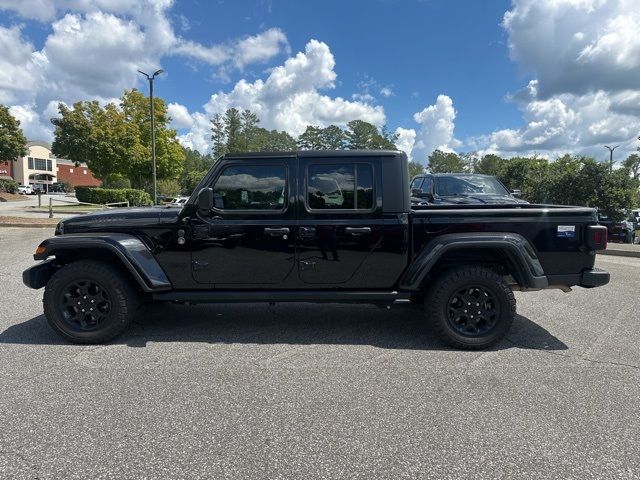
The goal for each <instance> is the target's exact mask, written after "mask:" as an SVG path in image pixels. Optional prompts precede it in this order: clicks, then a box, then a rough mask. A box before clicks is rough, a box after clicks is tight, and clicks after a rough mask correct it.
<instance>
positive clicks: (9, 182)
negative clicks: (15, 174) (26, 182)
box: [0, 178, 18, 193]
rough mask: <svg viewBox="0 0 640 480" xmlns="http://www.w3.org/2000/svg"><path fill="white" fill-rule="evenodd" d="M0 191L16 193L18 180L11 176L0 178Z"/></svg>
mask: <svg viewBox="0 0 640 480" xmlns="http://www.w3.org/2000/svg"><path fill="white" fill-rule="evenodd" d="M0 192H5V193H18V182H16V181H15V180H13V179H11V178H0Z"/></svg>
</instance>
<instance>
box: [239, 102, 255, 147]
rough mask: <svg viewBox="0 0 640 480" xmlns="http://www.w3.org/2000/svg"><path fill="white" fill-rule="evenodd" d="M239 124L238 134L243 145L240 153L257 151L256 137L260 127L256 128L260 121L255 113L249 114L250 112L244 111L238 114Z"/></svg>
mask: <svg viewBox="0 0 640 480" xmlns="http://www.w3.org/2000/svg"><path fill="white" fill-rule="evenodd" d="M240 122H241V127H240V132H241V135H242V143H243V144H244V145H243V146H242V151H245V152H255V151H259V150H260V149H259V148H258V143H259V142H258V138H257V136H258V131H259V130H260V127H258V124H259V123H260V119H259V118H258V116H257V115H256V114H255V113H253V112H251V111H250V110H244V111H243V112H242V113H241V114H240Z"/></svg>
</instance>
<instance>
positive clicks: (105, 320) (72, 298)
mask: <svg viewBox="0 0 640 480" xmlns="http://www.w3.org/2000/svg"><path fill="white" fill-rule="evenodd" d="M43 304H44V314H45V316H46V317H47V321H48V322H49V325H51V327H52V328H53V329H54V330H55V331H56V332H58V333H59V334H60V335H62V336H63V337H65V338H66V339H68V340H70V341H72V342H74V343H84V344H90V343H103V342H107V341H109V340H111V339H113V338H114V337H116V336H118V335H119V334H120V333H122V332H123V331H124V329H125V328H126V327H127V326H128V325H129V323H130V322H131V320H132V319H133V316H134V314H135V311H136V309H137V305H138V295H137V292H136V288H135V286H134V285H132V283H131V282H130V281H129V279H128V278H126V276H125V275H123V274H122V273H121V272H120V271H118V270H117V269H115V268H113V267H111V266H109V265H107V264H106V263H102V262H95V261H77V262H73V263H70V264H68V265H65V266H64V267H62V268H61V269H60V270H58V271H57V272H56V273H55V274H54V275H53V276H52V277H51V279H50V280H49V282H48V283H47V286H46V287H45V291H44V298H43Z"/></svg>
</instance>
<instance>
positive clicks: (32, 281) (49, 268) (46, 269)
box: [22, 259, 58, 289]
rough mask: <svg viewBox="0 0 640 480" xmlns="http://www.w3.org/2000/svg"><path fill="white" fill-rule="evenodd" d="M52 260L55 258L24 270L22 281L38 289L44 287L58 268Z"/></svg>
mask: <svg viewBox="0 0 640 480" xmlns="http://www.w3.org/2000/svg"><path fill="white" fill-rule="evenodd" d="M52 262H53V259H52V260H47V261H45V262H41V263H39V264H37V265H34V266H33V267H31V268H27V269H26V270H25V271H24V272H22V283H24V284H25V285H26V286H27V287H29V288H35V289H38V288H42V287H44V286H45V285H46V284H47V282H48V281H49V279H50V278H51V275H53V274H54V273H55V271H56V270H57V269H58V267H56V266H55V265H54V264H53V263H52Z"/></svg>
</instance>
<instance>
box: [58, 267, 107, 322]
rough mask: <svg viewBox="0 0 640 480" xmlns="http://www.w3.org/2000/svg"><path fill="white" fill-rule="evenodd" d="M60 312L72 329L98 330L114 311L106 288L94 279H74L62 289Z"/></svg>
mask: <svg viewBox="0 0 640 480" xmlns="http://www.w3.org/2000/svg"><path fill="white" fill-rule="evenodd" d="M61 293H62V294H61V295H60V302H59V308H60V314H61V316H62V318H63V319H64V321H65V322H66V324H67V325H68V326H69V328H71V329H75V330H80V331H83V332H87V331H91V330H96V329H98V328H100V326H101V325H103V324H104V322H106V321H108V320H109V316H110V315H111V314H112V312H113V308H112V305H111V300H110V298H109V294H108V293H107V291H106V289H105V288H104V287H103V286H102V285H101V284H100V283H98V282H96V281H93V280H86V279H85V280H74V281H72V282H71V283H69V284H68V285H67V286H66V287H64V288H63V289H62V292H61Z"/></svg>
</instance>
